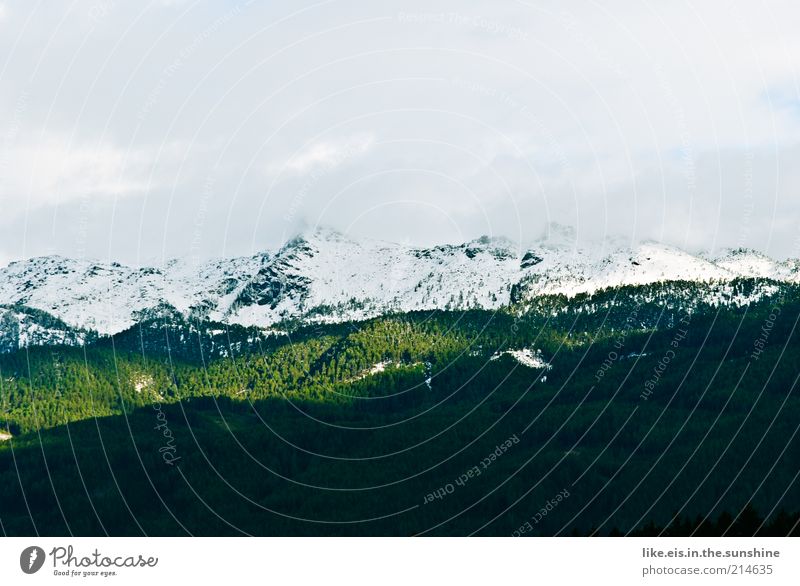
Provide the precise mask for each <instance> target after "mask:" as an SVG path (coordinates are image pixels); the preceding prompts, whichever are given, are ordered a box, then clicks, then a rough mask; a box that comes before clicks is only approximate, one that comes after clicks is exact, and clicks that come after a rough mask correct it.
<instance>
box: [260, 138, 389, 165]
mask: <svg viewBox="0 0 800 586" xmlns="http://www.w3.org/2000/svg"><path fill="white" fill-rule="evenodd" d="M373 142H374V139H373V137H372V136H370V135H368V134H359V135H355V136H350V137H343V138H337V139H328V140H317V141H315V142H313V143H312V144H310V145H308V146H305V147H304V148H302V149H301V150H300V151H299V152H297V153H295V154H294V155H293V156H291V157H290V158H289V160H288V161H287V162H286V165H285V168H286V169H287V170H288V171H290V172H292V173H296V174H302V173H309V172H311V171H312V170H314V169H319V168H324V169H333V168H335V167H338V166H339V165H342V164H344V163H345V162H346V161H348V160H349V159H351V158H353V157H356V156H359V155H363V154H364V153H366V152H367V151H368V150H369V149H370V148H371V147H372V144H373ZM269 170H270V171H272V172H274V171H275V170H277V168H276V167H275V166H270V168H269Z"/></svg>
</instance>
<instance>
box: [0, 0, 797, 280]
mask: <svg viewBox="0 0 800 586" xmlns="http://www.w3.org/2000/svg"><path fill="white" fill-rule="evenodd" d="M797 22H800V6H799V5H797V3H796V2H791V1H781V0H775V1H743V0H733V1H716V0H707V1H704V2H687V1H682V0H677V1H675V2H660V1H658V2H657V1H652V0H650V1H643V2H635V3H633V2H622V1H615V0H612V1H610V2H602V3H601V2H591V1H565V2H552V1H547V2H545V1H540V2H533V1H527V0H526V1H520V2H513V1H499V2H489V1H487V0H484V1H482V2H473V1H466V0H459V1H457V2H448V1H440V2H436V3H431V2H422V1H416V0H408V1H403V2H383V1H379V0H378V1H371V2H363V1H362V2H344V1H338V0H326V1H318V2H306V1H305V0H301V1H298V2H282V3H278V2H255V1H253V0H242V1H234V0H225V1H221V0H214V1H191V0H184V1H181V0H151V1H147V0H143V1H142V2H123V1H122V0H88V1H82V0H70V1H67V2H59V3H49V2H43V1H41V0H0V265H3V264H5V263H7V262H9V261H11V260H16V259H24V258H29V257H32V256H39V255H45V254H61V255H64V256H71V257H78V258H98V259H101V260H118V261H121V262H125V263H129V264H134V265H135V264H151V263H153V262H160V261H163V260H164V259H167V258H171V257H194V258H198V259H199V258H210V257H221V256H234V255H247V254H252V253H255V252H257V251H261V250H267V249H272V248H275V247H277V246H279V245H280V244H281V243H282V242H284V241H285V240H287V239H288V238H290V237H291V236H293V235H295V234H296V233H298V232H299V231H302V230H307V229H311V228H313V227H314V226H317V225H325V226H329V227H333V228H335V229H338V230H340V231H342V232H345V233H347V234H349V235H352V236H354V237H369V238H380V239H384V240H390V241H395V242H404V243H409V244H415V245H430V244H434V243H443V242H463V241H467V240H470V239H472V238H476V237H478V236H480V235H484V234H486V235H490V236H505V237H508V238H511V239H513V240H516V241H519V242H523V243H524V242H528V241H530V240H533V239H535V238H537V237H539V236H541V235H542V234H543V233H544V231H546V226H547V225H548V224H549V223H550V222H557V223H560V224H565V225H568V226H573V227H574V228H575V229H576V231H577V234H578V238H579V239H580V240H586V241H593V240H596V239H598V238H602V237H604V236H607V235H613V236H619V237H623V238H628V239H630V240H631V241H632V242H634V241H639V240H643V239H654V240H658V241H662V242H667V243H670V244H674V245H677V246H680V247H682V248H685V249H687V250H692V251H701V250H708V251H712V252H713V251H718V250H720V249H722V248H724V247H750V248H755V249H758V250H761V251H764V252H766V253H768V254H770V255H771V256H774V257H777V258H787V257H800V238H798V234H800V165H798V164H797V163H798V161H800V79H799V76H798V74H799V73H800V71H798V69H800V36H798V35H797V34H796V32H797Z"/></svg>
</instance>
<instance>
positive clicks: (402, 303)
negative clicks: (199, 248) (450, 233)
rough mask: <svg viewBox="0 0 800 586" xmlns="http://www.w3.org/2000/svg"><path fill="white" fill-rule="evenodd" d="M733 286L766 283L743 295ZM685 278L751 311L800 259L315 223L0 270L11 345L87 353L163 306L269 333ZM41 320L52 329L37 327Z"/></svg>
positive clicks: (555, 233)
mask: <svg viewBox="0 0 800 586" xmlns="http://www.w3.org/2000/svg"><path fill="white" fill-rule="evenodd" d="M738 279H751V280H752V279H754V280H756V281H758V282H759V286H758V287H755V288H751V289H750V294H749V295H747V296H744V297H742V296H739V297H736V295H735V294H734V293H735V288H734V287H733V283H735V282H736V281H737V280H738ZM681 283H692V284H695V285H702V287H703V289H702V290H701V291H700V292H699V293H698V290H697V289H696V288H695V289H694V290H693V291H692V295H693V296H694V297H697V296H698V295H700V296H701V297H703V298H704V300H705V301H708V302H710V303H714V302H716V303H720V302H722V300H723V299H728V300H729V301H730V300H733V302H737V303H746V302H750V301H752V300H754V299H757V298H760V297H761V296H763V295H764V294H769V293H774V292H775V291H776V287H777V286H778V285H779V284H781V283H790V284H797V283H800V263H799V262H798V261H795V260H792V261H784V262H778V261H775V260H772V259H770V258H768V257H766V256H764V255H762V254H760V253H758V252H756V251H751V250H744V249H737V250H730V251H725V252H723V253H722V254H720V255H716V256H711V255H694V254H690V253H688V252H686V251H683V250H680V249H678V248H675V247H673V246H668V245H665V244H660V243H657V242H643V243H638V244H631V243H629V242H626V241H621V240H615V239H610V238H609V239H605V240H603V241H600V242H597V243H594V244H593V245H579V244H578V243H577V241H576V239H575V236H574V232H572V231H571V230H570V229H568V228H563V227H560V226H556V225H551V226H550V229H549V233H548V235H547V237H545V238H542V239H540V240H538V241H536V242H533V243H532V244H530V245H528V246H521V245H519V244H515V243H514V242H511V241H510V240H507V239H503V238H489V237H481V238H478V239H476V240H472V241H470V242H466V243H463V244H445V245H439V246H434V247H429V248H420V247H413V246H407V245H402V244H395V243H389V242H382V241H377V240H354V239H351V238H349V237H347V236H345V235H343V234H340V233H338V232H335V231H333V230H330V229H327V228H321V229H317V230H314V231H311V232H309V233H306V234H303V235H301V236H298V237H296V238H294V239H292V240H291V241H289V242H287V243H286V244H285V245H284V246H282V247H281V248H280V249H279V250H277V251H273V252H264V253H260V254H256V255H253V256H250V257H240V258H231V259H220V260H213V261H208V262H203V263H192V262H189V261H187V260H171V261H169V262H167V263H165V264H164V265H162V266H158V267H130V266H125V265H121V264H119V263H115V262H112V263H100V262H93V261H87V260H75V259H68V258H63V257H59V256H48V257H39V258H32V259H30V260H27V261H21V262H14V263H11V264H10V265H9V266H8V267H6V268H4V269H2V270H0V300H2V301H3V302H4V303H6V304H9V306H13V307H15V308H17V309H16V310H13V311H12V313H8V312H9V311H11V310H4V311H5V312H6V313H5V314H4V315H5V316H6V317H3V320H4V321H3V323H4V324H7V325H4V326H3V330H4V331H11V330H12V329H13V328H12V327H11V326H12V325H13V324H14V323H16V324H17V325H16V326H14V327H16V328H17V329H16V330H14V331H20V332H22V334H21V336H20V335H18V337H17V339H16V342H13V341H12V342H7V343H6V344H7V345H11V346H13V345H14V344H15V343H16V344H18V345H25V344H31V343H64V344H81V343H83V342H84V341H85V338H86V335H87V332H97V333H98V334H100V335H113V334H116V333H119V332H122V331H124V330H126V329H128V328H130V327H132V326H134V325H135V324H138V323H141V322H143V321H145V320H147V319H150V318H152V317H153V316H157V315H158V314H159V312H163V310H164V309H165V308H166V309H167V310H169V311H174V312H176V313H177V314H180V315H181V316H183V317H185V318H191V319H198V320H211V321H214V322H221V323H224V324H237V325H241V326H253V327H259V328H269V327H271V326H274V325H276V324H279V323H280V322H283V321H285V320H297V319H299V320H305V321H321V322H337V321H344V320H359V319H366V318H370V317H374V316H378V315H383V314H388V313H401V312H409V311H419V310H425V311H428V310H437V309H442V310H463V309H489V310H497V309H500V308H504V307H508V306H510V305H513V304H524V303H530V302H531V301H532V300H537V299H540V298H542V297H548V296H566V297H568V298H572V297H575V296H576V295H581V294H589V295H591V294H595V293H597V292H601V291H604V290H608V289H614V288H620V287H627V286H645V285H652V284H681ZM681 287H682V285H679V286H677V288H678V289H680V288H681ZM674 288H675V286H673V289H674ZM20 308H24V310H22V309H20ZM33 310H38V312H39V313H38V314H36V315H37V316H38V317H32V316H33V314H32V313H31V311H33ZM20 311H22V313H20ZM26 312H27V313H26ZM45 314H47V315H48V317H47V320H45V321H49V322H50V325H51V326H52V327H44V326H42V325H41V324H40V323H38V322H37V320H41V319H43V317H42V316H44V315H45ZM12 322H13V323H12ZM4 335H6V336H8V335H10V334H7V333H6V334H4ZM12 337H13V336H12Z"/></svg>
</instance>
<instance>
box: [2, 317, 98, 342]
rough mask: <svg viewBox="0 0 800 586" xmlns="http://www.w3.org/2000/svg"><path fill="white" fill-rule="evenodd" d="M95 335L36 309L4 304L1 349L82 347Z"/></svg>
mask: <svg viewBox="0 0 800 586" xmlns="http://www.w3.org/2000/svg"><path fill="white" fill-rule="evenodd" d="M91 337H92V334H91V333H90V332H86V331H84V330H81V329H77V328H73V327H71V326H69V325H67V324H66V323H64V322H63V321H61V320H59V319H58V318H55V317H53V316H51V315H48V314H44V313H42V312H39V311H37V310H35V309H30V308H24V307H19V308H15V307H7V306H6V307H3V306H0V352H11V351H14V350H18V349H20V348H27V347H30V346H43V345H63V346H82V345H83V344H85V343H86V342H87V341H88V340H89V339H90V338H91Z"/></svg>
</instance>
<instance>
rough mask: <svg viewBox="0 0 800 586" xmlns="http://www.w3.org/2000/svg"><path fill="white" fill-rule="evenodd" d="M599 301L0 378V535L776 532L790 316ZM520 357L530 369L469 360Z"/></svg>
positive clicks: (331, 329) (57, 354)
mask: <svg viewBox="0 0 800 586" xmlns="http://www.w3.org/2000/svg"><path fill="white" fill-rule="evenodd" d="M614 295H616V296H617V297H605V298H603V297H602V296H598V297H597V298H595V299H594V300H592V301H594V302H597V303H606V306H604V307H603V308H602V310H601V311H599V312H596V313H591V314H590V313H587V312H578V311H570V310H568V309H566V310H564V311H558V312H553V311H547V312H545V311H538V312H537V311H529V312H528V313H525V314H524V315H515V314H514V313H512V312H504V313H489V312H481V311H474V312H465V313H452V314H450V313H444V312H439V313H432V314H424V315H423V314H411V315H404V316H393V317H387V318H383V319H376V320H372V321H370V322H365V323H361V324H344V325H337V326H316V327H307V328H300V329H293V330H292V334H291V336H281V337H265V336H262V335H258V334H257V333H256V332H254V331H250V330H247V329H236V328H233V329H228V330H226V332H225V333H224V334H222V335H220V334H219V333H217V334H214V335H215V336H216V338H215V339H214V340H213V344H212V343H211V341H209V338H208V336H205V334H204V333H203V329H202V327H199V326H198V325H197V324H186V323H175V322H174V321H170V322H163V323H159V322H153V323H151V324H146V326H143V327H141V328H138V329H134V330H132V331H131V332H128V333H126V334H124V335H120V336H118V337H116V338H115V339H113V340H105V341H100V342H98V343H97V344H95V345H93V346H90V347H87V348H86V349H66V348H58V349H37V350H34V349H31V350H28V351H23V352H19V353H16V354H12V355H8V356H5V357H3V358H2V359H0V377H1V380H2V404H3V412H4V417H5V419H6V422H7V424H8V427H9V430H10V431H11V432H12V433H13V434H14V435H15V437H14V439H12V440H10V441H7V442H4V443H3V444H2V446H1V447H0V474H2V479H1V481H0V522H2V529H3V531H4V532H6V533H7V534H33V533H36V532H39V533H43V534H68V533H75V534H103V533H105V532H107V533H110V534H123V535H138V534H142V533H146V534H185V533H191V534H205V535H216V534H241V533H245V534H278V535H285V534H290V535H296V534H297V535H301V534H310V535H317V534H334V535H350V534H378V535H389V534H392V535H395V534H397V535H414V534H431V535H443V534H456V535H464V534H472V533H478V534H500V535H510V534H512V533H514V532H515V531H516V532H519V533H525V534H534V535H536V534H546V535H551V534H571V533H573V532H578V533H581V534H587V533H592V532H595V531H596V532H597V533H599V534H609V533H612V532H614V533H616V532H617V531H619V532H622V533H628V532H631V531H644V532H648V531H649V532H651V533H652V532H656V533H657V532H659V530H657V527H666V528H668V529H667V531H672V532H673V533H674V532H691V531H693V530H694V528H695V527H697V526H699V527H700V530H699V532H700V533H704V532H705V533H707V532H712V533H713V532H718V533H719V532H723V531H725V530H727V529H728V526H729V525H731V526H732V528H731V529H730V532H731V533H737V532H738V533H745V534H750V533H753V532H755V531H756V530H757V529H758V526H759V525H761V523H760V521H758V522H756V521H755V520H754V519H756V520H757V517H755V516H754V515H753V513H752V511H753V510H755V511H757V512H758V514H760V515H762V516H764V517H769V519H770V521H771V522H772V523H773V530H774V532H778V533H783V534H785V533H787V532H788V531H790V530H791V529H792V526H793V525H794V520H795V519H796V516H794V515H795V512H796V511H798V510H800V488H798V484H797V477H798V471H799V470H800V453H798V443H800V440H799V439H798V437H797V431H798V425H800V417H798V413H800V410H798V407H800V404H798V389H797V385H798V375H800V364H798V359H797V358H798V356H800V336H798V333H797V325H798V316H800V303H798V301H797V300H796V298H795V297H792V296H789V297H787V298H785V299H780V300H777V299H766V300H764V301H763V302H761V303H758V304H754V305H751V306H749V307H746V308H740V309H723V310H719V309H717V308H711V307H705V308H703V307H701V308H695V309H694V310H693V312H692V314H691V315H689V314H686V313H684V312H682V310H681V309H680V308H679V307H668V306H667V305H666V304H663V303H659V302H657V301H656V302H653V303H640V302H638V301H637V300H636V296H635V295H628V296H621V297H620V296H619V293H615V294H614ZM609 300H613V303H611V302H610V301H609ZM551 302H552V303H557V302H558V300H551ZM776 304H777V305H776ZM659 308H660V309H659ZM551 309H552V307H551ZM554 316H555V317H554ZM771 316H772V317H771ZM181 334H182V336H181ZM204 336H205V337H204ZM159 341H162V342H163V343H159ZM220 348H222V350H223V351H222V352H220ZM520 348H531V349H539V350H541V356H542V357H543V358H544V359H545V360H546V361H548V362H549V363H550V364H551V368H550V369H545V368H529V367H526V366H523V365H521V364H519V363H518V362H517V361H516V360H514V359H513V358H512V357H511V356H508V355H502V356H501V357H499V358H497V359H494V360H490V358H492V357H493V356H495V354H496V352H497V351H498V350H504V349H520ZM221 356H224V357H222V358H221ZM389 361H391V363H390V364H388V363H389ZM379 363H384V366H385V369H384V370H383V371H382V372H380V371H379V370H380V369H376V368H374V367H375V365H376V364H379ZM371 369H374V370H371ZM95 417H99V418H97V419H95ZM65 424H68V425H65ZM492 454H495V455H494V456H492ZM470 471H471V472H470ZM548 503H549V504H548ZM748 505H749V506H748ZM746 507H747V508H746ZM543 508H544V509H545V511H547V515H546V516H545V515H542V514H539V515H537V512H539V511H540V510H541V509H543ZM743 510H744V511H745V513H744V514H743V515H741V516H740V515H738V514H739V513H740V512H741V511H743ZM781 511H783V513H781ZM721 514H723V517H722V519H723V520H722V521H716V520H717V518H718V517H719V516H720V515H721ZM724 514H728V515H730V517H725V516H724ZM698 515H699V516H700V519H699V520H698V519H697V516H698ZM737 516H738V517H739V518H738V519H737V520H736V521H735V522H734V517H737ZM676 517H677V518H679V522H677V523H676V522H673V519H674V518H676ZM705 517H708V518H709V521H715V523H713V524H710V522H707V523H705V524H703V523H699V521H702V519H703V518H705ZM686 519H691V520H692V523H691V524H689V523H687V521H686ZM670 526H671V529H669V527H670ZM687 528H691V529H687Z"/></svg>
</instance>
